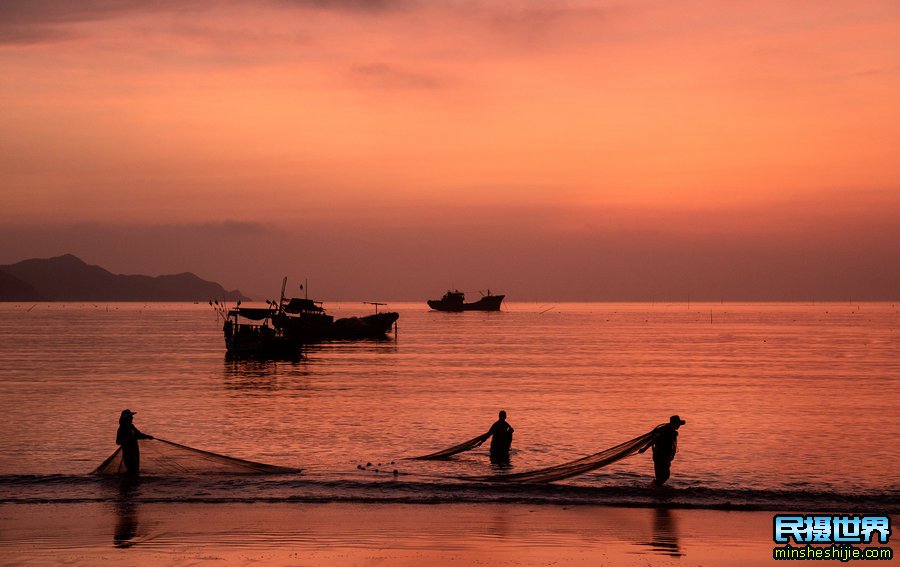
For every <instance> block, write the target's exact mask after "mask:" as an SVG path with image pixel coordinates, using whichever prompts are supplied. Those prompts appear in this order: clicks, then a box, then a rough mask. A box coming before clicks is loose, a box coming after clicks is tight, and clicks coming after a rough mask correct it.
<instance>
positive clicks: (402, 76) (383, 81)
mask: <svg viewBox="0 0 900 567" xmlns="http://www.w3.org/2000/svg"><path fill="white" fill-rule="evenodd" d="M350 73H351V76H352V78H353V80H354V82H355V83H356V84H357V85H359V86H361V87H365V88H374V89H437V88H440V87H442V86H443V84H444V83H443V81H442V80H440V79H438V78H436V77H434V76H431V75H426V74H423V73H416V72H411V71H405V70H402V69H398V68H396V67H394V66H391V65H387V64H385V63H376V64H372V65H358V66H356V67H353V68H352V69H351V70H350Z"/></svg>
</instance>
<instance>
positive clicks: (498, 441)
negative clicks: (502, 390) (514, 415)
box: [482, 410, 514, 465]
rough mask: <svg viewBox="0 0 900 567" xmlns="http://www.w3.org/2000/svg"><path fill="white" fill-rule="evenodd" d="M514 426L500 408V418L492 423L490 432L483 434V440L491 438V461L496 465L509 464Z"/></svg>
mask: <svg viewBox="0 0 900 567" xmlns="http://www.w3.org/2000/svg"><path fill="white" fill-rule="evenodd" d="M513 431H514V430H513V428H512V426H511V425H510V424H509V423H507V422H506V412H505V411H503V410H500V415H499V419H498V420H497V421H495V422H494V424H493V425H491V428H490V429H488V432H487V433H485V434H484V435H483V440H482V443H483V442H484V441H487V439H488V437H490V438H491V462H492V463H494V464H496V465H508V464H509V447H510V446H511V445H512V435H513Z"/></svg>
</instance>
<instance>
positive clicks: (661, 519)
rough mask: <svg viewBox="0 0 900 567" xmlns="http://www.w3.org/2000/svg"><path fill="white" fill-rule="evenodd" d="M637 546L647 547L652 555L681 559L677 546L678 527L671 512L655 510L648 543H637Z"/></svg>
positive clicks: (665, 509)
mask: <svg viewBox="0 0 900 567" xmlns="http://www.w3.org/2000/svg"><path fill="white" fill-rule="evenodd" d="M638 545H644V546H647V547H649V548H650V549H651V550H652V551H653V552H654V553H658V554H660V555H668V556H669V557H681V556H682V555H684V553H682V552H681V546H680V545H679V538H678V527H677V522H676V521H675V516H674V515H673V514H672V510H670V509H668V508H656V510H655V511H654V516H653V532H652V535H651V537H650V541H648V542H638Z"/></svg>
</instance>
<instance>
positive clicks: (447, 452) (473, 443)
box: [410, 434, 487, 461]
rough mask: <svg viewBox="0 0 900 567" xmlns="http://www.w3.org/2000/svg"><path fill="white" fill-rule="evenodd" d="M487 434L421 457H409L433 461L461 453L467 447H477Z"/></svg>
mask: <svg viewBox="0 0 900 567" xmlns="http://www.w3.org/2000/svg"><path fill="white" fill-rule="evenodd" d="M486 439H487V436H486V435H484V434H481V435H479V436H478V437H475V438H474V439H469V440H468V441H465V442H464V443H460V444H459V445H454V446H452V447H449V448H447V449H444V450H443V451H438V452H437V453H431V454H428V455H422V456H421V457H410V459H413V460H418V461H434V460H438V459H446V458H447V457H451V456H453V455H455V454H457V453H462V452H463V451H468V450H469V449H474V448H475V447H478V446H479V445H481V444H482V443H484V442H485V440H486Z"/></svg>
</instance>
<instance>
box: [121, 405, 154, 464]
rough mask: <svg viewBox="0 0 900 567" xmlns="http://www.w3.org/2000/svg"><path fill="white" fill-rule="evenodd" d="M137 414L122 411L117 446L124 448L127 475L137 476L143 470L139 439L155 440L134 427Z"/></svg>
mask: <svg viewBox="0 0 900 567" xmlns="http://www.w3.org/2000/svg"><path fill="white" fill-rule="evenodd" d="M134 414H135V412H133V411H131V410H130V409H126V410H122V414H121V415H120V416H119V430H118V431H117V432H116V444H117V445H119V446H121V447H122V462H123V463H125V471H126V473H125V474H128V475H132V476H136V475H138V474H139V473H140V470H141V450H140V448H139V447H138V439H153V436H152V435H145V434H144V433H141V432H140V431H139V430H138V428H137V427H135V426H134V423H133V420H134Z"/></svg>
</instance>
